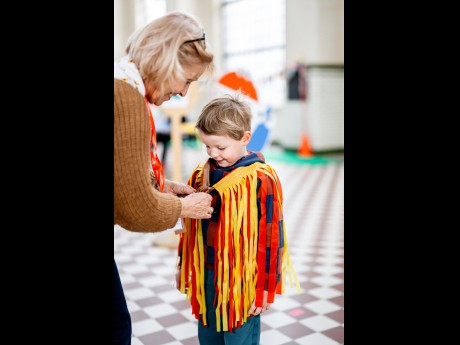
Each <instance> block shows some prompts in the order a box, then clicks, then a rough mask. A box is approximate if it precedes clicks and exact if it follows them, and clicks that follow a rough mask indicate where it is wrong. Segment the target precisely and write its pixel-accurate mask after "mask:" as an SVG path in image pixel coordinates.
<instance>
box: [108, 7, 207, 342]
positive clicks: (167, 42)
mask: <svg viewBox="0 0 460 345" xmlns="http://www.w3.org/2000/svg"><path fill="white" fill-rule="evenodd" d="M126 53H127V55H126V56H124V57H123V58H121V59H120V60H119V61H116V62H115V66H114V67H115V68H114V224H119V225H120V226H122V227H123V228H125V229H127V230H130V231H137V232H156V231H161V230H165V229H167V228H171V227H173V226H174V225H175V224H176V222H177V220H178V219H179V217H187V218H195V219H209V218H210V217H211V213H212V211H213V209H212V207H211V196H210V195H209V194H206V193H198V192H196V191H195V190H194V189H193V188H192V187H190V186H187V185H185V184H182V183H178V182H173V181H169V180H167V179H165V178H164V175H163V167H162V164H161V162H160V160H159V159H158V156H157V153H156V132H155V123H154V121H153V116H152V114H151V110H150V104H154V105H156V106H160V105H161V104H162V103H163V102H165V101H167V100H169V99H170V98H171V97H172V96H175V95H180V96H182V97H183V96H185V95H186V94H187V91H188V88H189V86H190V84H191V83H192V82H194V81H196V80H198V79H199V78H200V77H201V76H202V75H203V74H204V73H205V72H207V73H210V72H212V70H213V67H214V65H213V54H211V53H210V52H209V51H208V50H206V41H205V33H204V30H203V28H202V26H201V25H200V23H199V22H198V21H197V20H196V19H195V18H193V17H191V16H190V15H187V14H184V13H180V12H172V13H169V14H167V15H165V16H163V17H160V18H158V19H156V20H154V21H152V22H151V23H149V24H148V25H146V26H145V27H143V28H141V29H140V30H138V31H137V32H135V33H134V34H133V35H132V36H131V37H130V38H129V40H128V44H127V47H126ZM179 196H182V197H180V198H179ZM114 277H115V281H114V288H115V292H114V340H113V341H114V344H130V342H131V319H130V315H129V311H128V308H127V306H126V299H125V296H124V293H123V289H122V285H121V282H120V277H119V274H118V270H117V266H116V263H115V267H114Z"/></svg>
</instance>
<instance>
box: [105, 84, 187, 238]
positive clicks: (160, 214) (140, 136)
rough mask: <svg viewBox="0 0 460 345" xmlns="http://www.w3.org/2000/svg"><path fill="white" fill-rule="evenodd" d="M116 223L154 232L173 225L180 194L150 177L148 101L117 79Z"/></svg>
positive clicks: (178, 209)
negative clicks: (157, 186) (155, 184)
mask: <svg viewBox="0 0 460 345" xmlns="http://www.w3.org/2000/svg"><path fill="white" fill-rule="evenodd" d="M113 98H114V102H113V106H114V184H113V191H114V214H113V218H114V224H119V225H120V226H122V227H123V228H125V229H126V230H131V231H139V232H155V231H161V230H165V229H168V228H171V227H173V226H174V225H175V224H176V222H177V219H178V218H179V216H180V213H181V208H182V205H181V202H180V200H179V198H178V197H176V196H174V195H172V194H167V193H161V192H159V191H157V190H156V189H155V188H153V186H152V184H151V180H150V174H149V166H150V151H149V150H150V123H149V114H148V110H147V107H146V105H145V101H144V99H143V97H142V96H141V94H140V93H139V91H137V90H136V89H134V88H133V87H132V86H131V85H129V84H128V83H126V82H124V81H121V80H118V79H114V93H113Z"/></svg>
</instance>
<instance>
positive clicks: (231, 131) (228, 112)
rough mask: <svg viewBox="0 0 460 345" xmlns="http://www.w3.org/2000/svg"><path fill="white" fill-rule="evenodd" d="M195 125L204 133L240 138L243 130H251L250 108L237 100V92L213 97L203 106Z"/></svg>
mask: <svg viewBox="0 0 460 345" xmlns="http://www.w3.org/2000/svg"><path fill="white" fill-rule="evenodd" d="M195 127H196V128H198V129H199V130H201V131H203V133H205V134H206V135H227V136H229V137H230V138H232V139H235V140H240V139H241V138H242V137H243V135H244V132H246V131H251V108H250V107H249V105H248V104H247V103H245V102H243V101H240V100H239V94H238V93H237V94H235V95H234V96H231V95H224V96H223V97H219V98H215V99H214V100H212V101H211V102H209V103H208V104H206V105H205V106H204V108H203V110H202V111H201V114H200V116H199V117H198V121H197V123H196V126H195Z"/></svg>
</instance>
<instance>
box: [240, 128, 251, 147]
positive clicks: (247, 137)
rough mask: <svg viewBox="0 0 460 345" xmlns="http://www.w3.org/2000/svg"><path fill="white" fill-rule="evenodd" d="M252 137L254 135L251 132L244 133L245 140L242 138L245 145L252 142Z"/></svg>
mask: <svg viewBox="0 0 460 345" xmlns="http://www.w3.org/2000/svg"><path fill="white" fill-rule="evenodd" d="M251 137H252V133H251V132H250V131H246V132H244V134H243V138H242V140H243V145H247V144H249V142H250V141H251Z"/></svg>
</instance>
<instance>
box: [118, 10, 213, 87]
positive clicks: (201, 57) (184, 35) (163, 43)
mask: <svg viewBox="0 0 460 345" xmlns="http://www.w3.org/2000/svg"><path fill="white" fill-rule="evenodd" d="M202 38H203V39H202ZM204 38H205V33H204V30H203V28H202V26H201V24H200V23H199V22H198V20H197V19H196V18H194V17H192V16H191V15H189V14H185V13H182V12H178V11H176V12H170V13H168V14H166V15H164V16H162V17H160V18H157V19H155V20H153V21H152V22H150V23H149V24H147V25H146V26H145V27H143V28H141V29H139V30H137V31H136V32H134V33H133V34H132V35H131V36H130V37H129V39H128V43H127V46H126V53H127V54H128V55H129V56H130V57H131V58H132V59H133V60H134V63H135V64H136V66H137V68H138V69H139V72H140V74H141V76H142V79H143V80H144V82H147V83H152V84H153V85H154V86H155V87H156V88H158V89H159V90H160V92H161V93H163V91H164V89H165V87H166V86H168V83H169V85H171V83H172V81H173V80H177V81H179V80H182V81H185V80H186V78H185V76H184V70H183V66H193V65H196V64H203V65H205V66H206V69H205V72H207V73H211V72H212V71H213V69H214V64H213V58H214V55H213V54H212V53H211V52H209V51H208V50H206V46H208V44H207V43H206V40H205V39H204ZM188 41H193V42H188Z"/></svg>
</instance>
